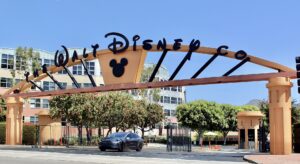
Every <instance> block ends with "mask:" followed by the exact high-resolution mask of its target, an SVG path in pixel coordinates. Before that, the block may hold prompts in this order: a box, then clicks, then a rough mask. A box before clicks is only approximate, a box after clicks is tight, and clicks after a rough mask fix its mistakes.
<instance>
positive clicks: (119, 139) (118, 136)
mask: <svg viewBox="0 0 300 164" xmlns="http://www.w3.org/2000/svg"><path fill="white" fill-rule="evenodd" d="M143 145H144V140H143V139H142V138H141V137H140V136H139V135H137V134H135V133H131V132H117V133H112V134H110V135H109V136H107V137H105V138H103V139H102V140H101V141H100V142H99V149H100V150H101V151H105V150H106V149H117V150H118V151H121V152H122V151H124V150H125V149H133V150H136V151H141V150H142V148H143Z"/></svg>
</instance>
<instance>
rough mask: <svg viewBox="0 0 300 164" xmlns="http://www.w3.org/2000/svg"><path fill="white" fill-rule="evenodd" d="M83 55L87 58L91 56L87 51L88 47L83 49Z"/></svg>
mask: <svg viewBox="0 0 300 164" xmlns="http://www.w3.org/2000/svg"><path fill="white" fill-rule="evenodd" d="M82 56H83V57H84V58H87V57H88V56H89V54H87V53H86V48H84V49H83V52H82Z"/></svg>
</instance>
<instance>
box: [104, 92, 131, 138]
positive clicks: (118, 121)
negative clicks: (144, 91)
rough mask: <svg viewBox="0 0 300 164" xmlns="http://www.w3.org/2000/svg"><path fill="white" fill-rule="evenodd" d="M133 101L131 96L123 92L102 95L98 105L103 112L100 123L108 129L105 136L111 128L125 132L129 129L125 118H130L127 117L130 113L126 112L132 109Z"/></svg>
mask: <svg viewBox="0 0 300 164" xmlns="http://www.w3.org/2000/svg"><path fill="white" fill-rule="evenodd" d="M133 101H134V100H133V98H132V96H130V95H128V94H126V93H124V92H109V93H106V94H103V95H102V100H101V104H99V105H101V110H102V111H103V114H102V118H101V120H102V121H101V122H102V123H103V125H104V126H107V127H108V132H107V134H106V135H108V134H109V133H111V131H112V128H113V127H116V131H119V130H120V129H122V130H125V129H127V128H128V127H129V123H128V122H127V121H128V120H127V118H128V117H130V116H128V115H129V114H130V112H128V111H130V108H133V107H134V105H133ZM124 112H125V115H124ZM130 126H131V125H130Z"/></svg>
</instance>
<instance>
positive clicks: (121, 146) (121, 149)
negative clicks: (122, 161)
mask: <svg viewBox="0 0 300 164" xmlns="http://www.w3.org/2000/svg"><path fill="white" fill-rule="evenodd" d="M118 150H119V152H123V151H124V144H123V143H121V144H120V147H119V149H118Z"/></svg>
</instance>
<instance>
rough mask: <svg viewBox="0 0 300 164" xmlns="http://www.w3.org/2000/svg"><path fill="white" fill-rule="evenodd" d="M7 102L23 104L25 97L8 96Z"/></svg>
mask: <svg viewBox="0 0 300 164" xmlns="http://www.w3.org/2000/svg"><path fill="white" fill-rule="evenodd" d="M5 101H6V104H7V105H8V104H23V103H24V99H23V98H18V97H8V98H6V100H5Z"/></svg>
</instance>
